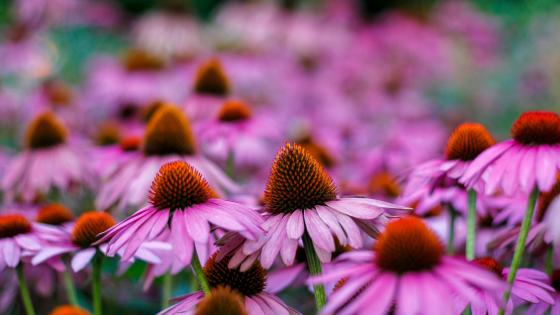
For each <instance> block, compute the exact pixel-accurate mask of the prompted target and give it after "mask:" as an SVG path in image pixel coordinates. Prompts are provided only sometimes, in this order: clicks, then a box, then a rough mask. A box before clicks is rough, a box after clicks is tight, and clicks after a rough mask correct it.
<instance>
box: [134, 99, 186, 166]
mask: <svg viewBox="0 0 560 315" xmlns="http://www.w3.org/2000/svg"><path fill="white" fill-rule="evenodd" d="M144 153H145V154H146V155H172V154H177V155H193V154H195V153H196V143H195V140H194V135H193V133H192V130H191V125H190V123H189V120H188V119H187V117H186V116H185V114H184V113H183V112H182V111H181V110H180V109H179V108H178V107H176V106H172V105H164V106H162V108H160V109H159V110H158V111H157V113H156V114H155V115H154V116H153V117H152V119H150V122H149V123H148V126H147V127H146V133H145V134H144Z"/></svg>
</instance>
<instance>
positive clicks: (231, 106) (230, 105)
mask: <svg viewBox="0 0 560 315" xmlns="http://www.w3.org/2000/svg"><path fill="white" fill-rule="evenodd" d="M251 115H252V114H251V108H249V106H248V105H247V104H245V103H244V102H241V101H236V100H229V101H226V102H225V103H224V105H222V107H221V108H220V111H219V112H218V120H220V121H222V122H239V121H244V120H247V119H249V118H251Z"/></svg>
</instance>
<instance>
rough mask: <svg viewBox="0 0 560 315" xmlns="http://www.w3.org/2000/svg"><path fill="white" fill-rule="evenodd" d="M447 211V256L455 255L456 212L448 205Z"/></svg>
mask: <svg viewBox="0 0 560 315" xmlns="http://www.w3.org/2000/svg"><path fill="white" fill-rule="evenodd" d="M447 209H448V212H449V231H448V233H449V235H448V236H447V253H448V254H449V255H454V254H455V219H457V211H455V208H454V207H453V205H451V204H448V205H447Z"/></svg>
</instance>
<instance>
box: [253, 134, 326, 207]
mask: <svg viewBox="0 0 560 315" xmlns="http://www.w3.org/2000/svg"><path fill="white" fill-rule="evenodd" d="M335 199H336V187H335V185H334V183H333V181H332V179H331V178H330V176H329V175H328V174H327V172H326V171H325V170H324V169H323V167H322V166H321V165H320V164H319V162H317V160H315V159H314V158H313V157H312V156H311V155H310V154H309V153H308V152H307V151H306V150H305V149H303V148H302V147H301V146H299V145H297V144H289V143H288V144H286V145H285V146H284V147H283V148H282V149H281V150H280V151H279V152H278V154H277V155H276V158H275V159H274V164H273V165H272V171H271V173H270V176H269V178H268V182H267V184H266V189H265V192H264V200H263V202H264V205H265V209H266V210H267V211H268V212H270V213H273V214H279V213H291V212H293V211H295V210H298V209H310V208H313V207H315V206H317V205H322V204H324V203H325V202H328V201H331V200H335Z"/></svg>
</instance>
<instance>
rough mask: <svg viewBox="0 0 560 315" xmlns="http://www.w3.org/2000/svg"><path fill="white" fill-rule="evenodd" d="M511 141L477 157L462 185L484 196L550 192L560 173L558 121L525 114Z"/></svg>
mask: <svg viewBox="0 0 560 315" xmlns="http://www.w3.org/2000/svg"><path fill="white" fill-rule="evenodd" d="M511 134H512V136H513V139H511V140H507V141H503V142H500V143H498V144H496V145H494V146H492V147H491V148H490V149H488V150H486V151H485V152H483V153H482V154H480V155H479V156H478V157H477V158H476V159H475V160H474V161H473V162H472V163H471V165H470V166H469V167H468V169H467V170H466V171H465V172H464V174H463V176H462V177H461V179H460V181H461V183H464V184H465V185H467V186H468V187H476V185H477V184H479V183H480V182H483V183H484V184H485V189H484V190H485V193H486V194H493V193H495V192H496V191H498V190H500V191H503V192H505V193H506V194H509V195H512V194H514V193H516V192H517V191H522V192H524V193H526V194H529V193H530V192H531V191H532V190H533V189H534V188H535V187H536V188H538V189H539V191H545V192H546V191H549V190H550V189H552V186H553V185H554V183H555V182H556V174H557V172H558V170H560V164H559V163H557V161H558V159H559V158H560V117H559V116H558V114H556V113H552V112H525V113H523V114H521V116H519V118H518V119H517V121H516V122H515V123H514V124H513V126H512V128H511Z"/></svg>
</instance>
